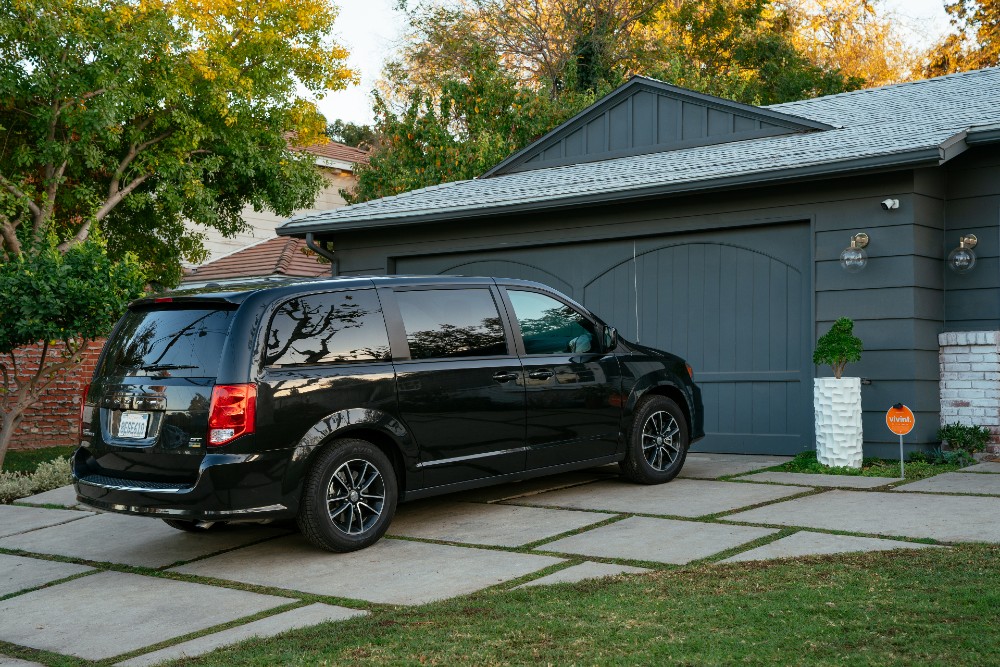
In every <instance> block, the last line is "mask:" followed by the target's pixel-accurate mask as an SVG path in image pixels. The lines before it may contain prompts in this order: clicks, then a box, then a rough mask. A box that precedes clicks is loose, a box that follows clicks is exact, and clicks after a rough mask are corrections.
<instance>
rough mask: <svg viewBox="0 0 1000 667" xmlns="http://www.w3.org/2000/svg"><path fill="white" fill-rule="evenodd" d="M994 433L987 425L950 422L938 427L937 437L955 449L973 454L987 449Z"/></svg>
mask: <svg viewBox="0 0 1000 667" xmlns="http://www.w3.org/2000/svg"><path fill="white" fill-rule="evenodd" d="M991 436H992V434H991V433H990V430H989V429H988V428H986V427H985V426H966V425H965V424H959V423H957V422H956V423H954V424H948V425H947V426H942V427H941V428H939V429H938V432H937V437H938V440H940V441H942V442H947V443H948V445H949V446H950V447H951V448H952V449H955V450H961V451H963V452H968V453H969V454H972V453H974V452H981V451H983V450H985V449H986V443H988V442H989V441H990V437H991Z"/></svg>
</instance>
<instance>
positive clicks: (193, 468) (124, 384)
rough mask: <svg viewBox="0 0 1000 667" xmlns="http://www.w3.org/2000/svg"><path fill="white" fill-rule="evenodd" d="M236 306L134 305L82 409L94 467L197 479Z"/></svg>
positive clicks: (170, 479) (102, 471)
mask: <svg viewBox="0 0 1000 667" xmlns="http://www.w3.org/2000/svg"><path fill="white" fill-rule="evenodd" d="M236 308H237V306H236V305H235V304H231V303H226V302H213V301H205V300H202V301H201V302H197V301H187V302H182V303H175V302H174V303H163V304H159V303H152V304H151V303H150V302H149V301H146V302H143V303H142V305H138V306H133V307H132V308H131V309H130V310H129V311H128V312H127V313H126V315H125V316H124V317H123V318H122V321H121V322H120V323H119V325H118V327H116V329H115V332H114V333H113V334H112V336H111V338H110V339H109V340H108V343H107V345H106V346H105V350H104V354H103V357H102V360H101V363H100V365H99V367H98V369H97V372H96V373H95V376H94V381H93V383H92V384H91V386H90V390H89V392H88V394H87V398H86V404H85V407H84V412H83V429H84V433H83V436H84V438H83V439H84V441H85V442H86V441H89V442H90V446H89V447H88V451H89V452H90V457H88V459H89V460H88V461H87V462H86V463H87V467H88V468H89V472H90V473H91V474H95V473H96V474H99V475H107V476H109V477H113V478H119V479H125V480H136V481H145V482H164V483H171V484H188V483H194V482H195V481H196V478H197V473H198V468H199V466H200V464H201V460H202V458H203V457H204V455H205V448H206V441H205V439H206V434H207V431H208V415H209V406H210V401H211V398H212V388H213V387H214V386H215V383H216V378H217V376H218V370H219V365H220V361H221V358H222V355H223V354H224V349H225V345H226V339H227V337H228V335H229V328H230V325H231V324H232V320H233V315H234V314H235V310H236Z"/></svg>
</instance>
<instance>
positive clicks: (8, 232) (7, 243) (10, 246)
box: [0, 216, 21, 259]
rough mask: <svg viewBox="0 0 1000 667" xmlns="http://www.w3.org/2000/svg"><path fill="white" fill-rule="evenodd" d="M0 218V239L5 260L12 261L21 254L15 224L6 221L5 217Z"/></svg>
mask: <svg viewBox="0 0 1000 667" xmlns="http://www.w3.org/2000/svg"><path fill="white" fill-rule="evenodd" d="M0 218H2V220H3V224H2V225H0V238H2V239H3V245H4V250H6V252H7V258H8V259H13V258H14V257H16V256H17V255H20V254H21V242H20V241H19V240H18V238H17V224H16V222H11V221H10V220H8V219H7V217H6V216H0Z"/></svg>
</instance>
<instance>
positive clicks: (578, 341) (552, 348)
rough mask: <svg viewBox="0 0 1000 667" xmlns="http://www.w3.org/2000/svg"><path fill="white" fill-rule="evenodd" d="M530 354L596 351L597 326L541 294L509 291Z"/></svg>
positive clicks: (525, 345) (525, 347)
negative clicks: (595, 333) (595, 328)
mask: <svg viewBox="0 0 1000 667" xmlns="http://www.w3.org/2000/svg"><path fill="white" fill-rule="evenodd" d="M507 296H508V297H510V302H511V305H513V306H514V315H515V316H516V317H517V322H518V324H519V325H520V326H521V337H522V338H523V339H524V351H525V352H526V353H527V354H557V353H560V352H567V353H570V354H576V353H582V352H596V351H597V347H598V343H597V337H596V336H595V335H594V325H593V323H591V322H590V320H588V319H587V318H586V317H584V316H583V315H581V314H580V313H578V312H577V311H575V310H574V309H572V308H570V307H569V306H567V305H566V304H564V303H563V302H561V301H557V300H556V299H553V298H552V297H549V296H546V295H544V294H539V293H538V292H522V291H518V290H507Z"/></svg>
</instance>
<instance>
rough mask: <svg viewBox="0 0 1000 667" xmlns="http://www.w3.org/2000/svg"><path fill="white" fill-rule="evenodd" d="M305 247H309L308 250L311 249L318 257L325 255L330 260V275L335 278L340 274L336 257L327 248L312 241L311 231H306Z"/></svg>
mask: <svg viewBox="0 0 1000 667" xmlns="http://www.w3.org/2000/svg"><path fill="white" fill-rule="evenodd" d="M306 247H307V248H309V249H310V250H312V251H313V252H314V253H316V254H317V255H319V256H320V257H325V258H326V259H328V260H330V275H331V276H333V277H334V278H336V277H337V276H338V275H339V274H340V271H339V268H340V266H339V265H340V262H339V261H338V260H337V257H336V256H335V255H334V254H333V253H332V252H330V251H329V250H327V249H326V248H323V247H322V246H318V245H316V243H315V242H314V241H313V233H312V232H306Z"/></svg>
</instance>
